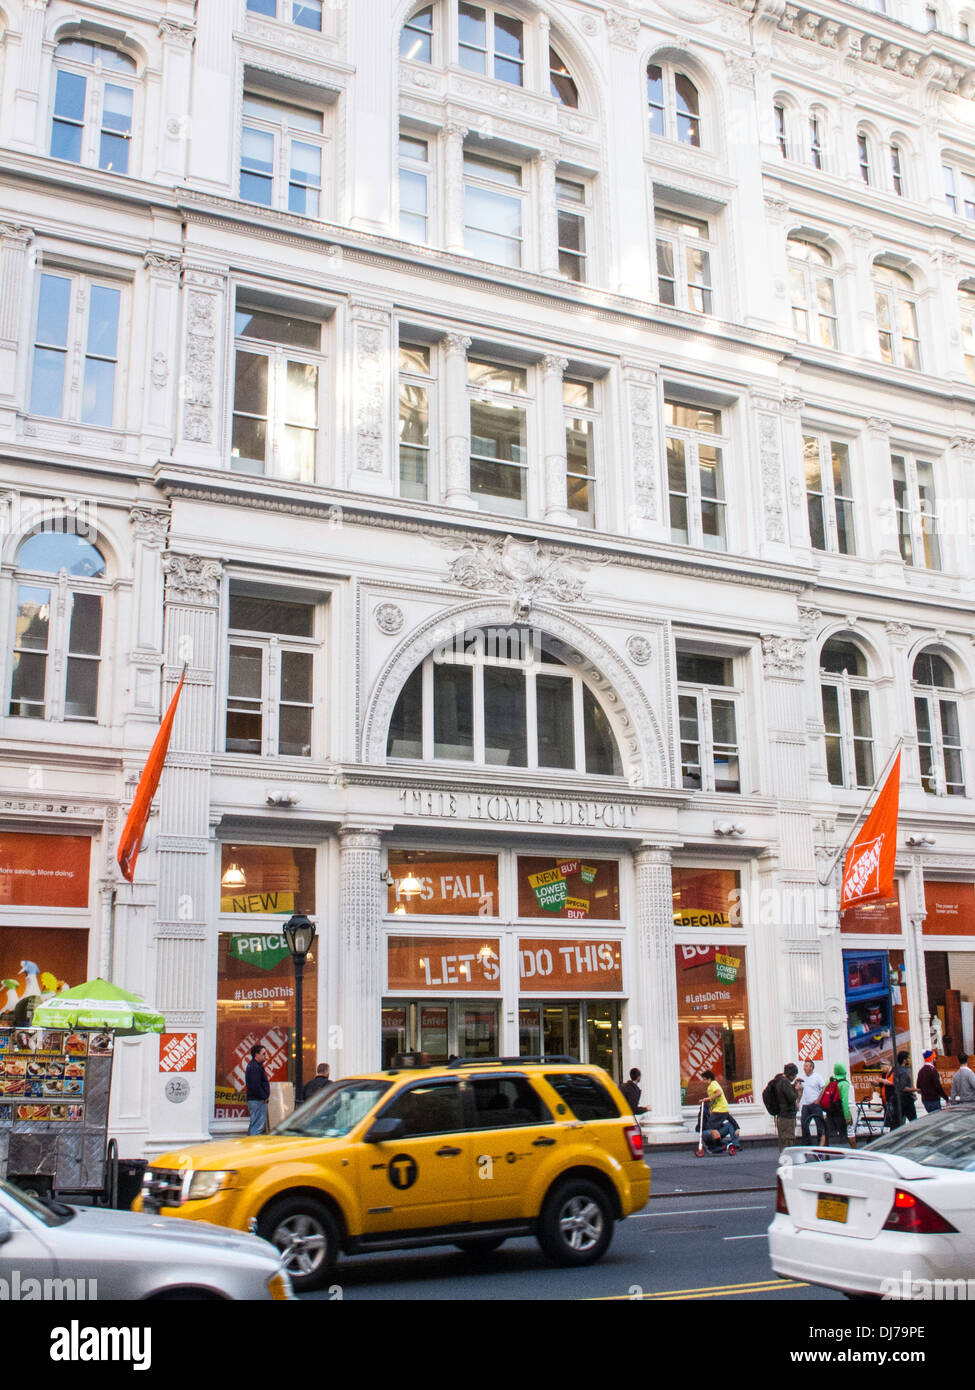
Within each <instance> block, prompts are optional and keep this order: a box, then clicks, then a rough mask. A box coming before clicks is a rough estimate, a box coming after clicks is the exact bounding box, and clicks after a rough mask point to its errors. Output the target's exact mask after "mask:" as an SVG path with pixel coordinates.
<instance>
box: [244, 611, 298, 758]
mask: <svg viewBox="0 0 975 1390" xmlns="http://www.w3.org/2000/svg"><path fill="white" fill-rule="evenodd" d="M314 631H315V609H314V607H313V606H312V605H311V604H304V603H289V602H287V601H282V600H279V599H266V598H259V597H252V596H249V595H243V594H233V593H232V594H231V597H230V621H229V639H230V643H229V646H230V653H229V676H228V681H227V724H226V749H227V752H228V753H248V754H252V755H254V756H257V757H261V756H264V757H274V756H278V755H280V756H282V757H302V758H307V757H310V756H311V745H312V712H313V709H314V703H315V700H314V661H315V653H316V651H317V646H318V644H317V643H316V642H315V640H314Z"/></svg>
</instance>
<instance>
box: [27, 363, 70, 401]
mask: <svg viewBox="0 0 975 1390" xmlns="http://www.w3.org/2000/svg"><path fill="white" fill-rule="evenodd" d="M66 356H67V354H66V353H64V352H60V351H56V350H54V349H52V348H35V349H34V367H33V372H32V374H31V388H30V410H31V414H32V415H51V416H55V417H57V416H60V414H61V408H62V398H63V392H64V365H65V359H66Z"/></svg>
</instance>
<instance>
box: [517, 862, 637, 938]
mask: <svg viewBox="0 0 975 1390" xmlns="http://www.w3.org/2000/svg"><path fill="white" fill-rule="evenodd" d="M619 915H620V884H619V864H618V863H617V862H616V861H615V860H613V859H593V858H591V857H589V856H588V855H587V856H585V857H584V858H582V859H579V858H570V857H569V856H565V857H560V858H555V859H553V858H545V859H541V858H539V859H536V858H527V857H525V856H522V855H519V856H518V916H519V917H541V918H551V917H561V918H563V919H570V920H578V921H584V920H586V919H587V918H597V919H601V920H604V921H609V922H617V921H619Z"/></svg>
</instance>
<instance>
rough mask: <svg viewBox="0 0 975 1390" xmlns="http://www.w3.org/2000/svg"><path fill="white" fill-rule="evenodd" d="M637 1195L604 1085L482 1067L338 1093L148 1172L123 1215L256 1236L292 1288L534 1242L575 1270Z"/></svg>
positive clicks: (618, 1114)
mask: <svg viewBox="0 0 975 1390" xmlns="http://www.w3.org/2000/svg"><path fill="white" fill-rule="evenodd" d="M649 1195H650V1170H649V1168H648V1167H647V1165H646V1163H645V1162H644V1160H643V1137H642V1134H641V1132H640V1127H639V1125H638V1124H637V1123H636V1121H635V1120H634V1118H633V1116H632V1115H631V1114H630V1112H629V1109H628V1107H627V1103H626V1101H625V1100H624V1098H623V1096H622V1095H621V1093H620V1092H619V1090H618V1089H617V1088H616V1086H615V1084H614V1083H613V1081H612V1080H611V1078H610V1077H609V1076H608V1075H607V1073H606V1072H604V1071H603V1070H601V1068H599V1067H591V1066H585V1065H583V1064H582V1063H579V1062H575V1061H572V1060H571V1059H562V1058H559V1059H558V1060H555V1061H545V1060H539V1061H535V1060H534V1059H533V1060H532V1061H531V1062H530V1063H527V1064H526V1062H525V1061H524V1060H516V1059H492V1060H491V1061H485V1062H471V1061H460V1062H455V1063H452V1064H449V1065H447V1066H437V1067H420V1068H415V1067H409V1068H402V1069H399V1070H392V1071H385V1072H376V1073H374V1074H372V1075H365V1076H357V1077H353V1078H351V1079H349V1080H345V1081H339V1082H336V1083H334V1084H333V1085H331V1086H329V1087H327V1088H326V1089H324V1090H322V1091H319V1092H318V1094H317V1095H315V1096H314V1097H313V1099H311V1100H310V1101H308V1102H307V1103H306V1104H305V1105H303V1106H301V1107H300V1108H299V1109H298V1110H296V1111H295V1112H294V1114H292V1115H290V1116H289V1117H288V1118H287V1119H286V1120H285V1121H284V1123H283V1124H281V1125H279V1126H278V1128H277V1129H276V1130H275V1131H274V1132H273V1133H272V1134H269V1135H260V1136H254V1137H250V1138H239V1139H229V1140H225V1141H222V1142H215V1143H210V1144H198V1145H194V1146H193V1147H189V1148H184V1149H177V1150H175V1151H174V1152H172V1153H168V1154H162V1155H160V1156H159V1157H157V1158H155V1159H154V1160H153V1163H152V1167H151V1168H149V1169H148V1170H147V1172H146V1174H145V1179H144V1182H143V1187H142V1192H141V1194H140V1196H139V1197H138V1198H137V1199H136V1201H135V1203H134V1210H137V1211H149V1212H158V1213H161V1214H162V1215H165V1216H175V1217H182V1218H184V1219H190V1220H198V1221H212V1222H215V1223H216V1224H217V1225H220V1226H230V1227H232V1228H233V1229H234V1230H237V1231H247V1230H256V1231H257V1233H258V1235H261V1236H263V1237H264V1238H265V1239H266V1240H269V1241H271V1243H272V1244H274V1245H276V1246H277V1247H278V1249H279V1250H280V1251H281V1252H282V1254H283V1255H284V1257H285V1264H286V1267H287V1270H288V1273H289V1275H290V1276H291V1281H292V1283H293V1285H294V1287H295V1288H296V1289H312V1288H317V1287H318V1286H319V1285H321V1284H322V1283H324V1282H325V1280H326V1279H327V1277H328V1275H329V1273H330V1271H331V1270H332V1268H333V1266H334V1264H335V1261H336V1259H337V1257H338V1255H339V1253H340V1252H341V1253H344V1254H361V1253H363V1252H365V1251H368V1250H396V1249H402V1248H404V1247H407V1246H417V1245H446V1244H453V1245H457V1246H459V1247H460V1248H461V1249H462V1250H464V1251H466V1252H469V1253H474V1254H476V1253H481V1252H486V1251H489V1250H495V1249H497V1247H498V1246H499V1245H501V1244H502V1242H503V1241H505V1240H507V1239H508V1238H509V1237H511V1236H526V1235H533V1236H535V1237H536V1238H537V1240H538V1242H539V1244H540V1245H541V1247H542V1250H543V1251H544V1252H545V1254H546V1255H547V1256H548V1258H549V1259H551V1260H552V1261H553V1262H555V1263H557V1264H562V1265H587V1264H591V1263H592V1262H593V1261H594V1260H598V1259H599V1258H600V1256H601V1255H603V1254H604V1253H605V1251H606V1249H607V1248H608V1246H609V1243H610V1240H611V1239H612V1235H613V1223H614V1222H616V1221H620V1220H622V1219H623V1218H624V1217H626V1216H629V1215H630V1214H631V1213H632V1212H635V1211H638V1210H639V1209H640V1208H641V1207H642V1206H643V1205H644V1204H645V1202H646V1200H647V1198H648V1197H649Z"/></svg>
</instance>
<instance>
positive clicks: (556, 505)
mask: <svg viewBox="0 0 975 1390" xmlns="http://www.w3.org/2000/svg"><path fill="white" fill-rule="evenodd" d="M568 365H569V362H568V358H565V357H557V356H555V355H554V354H552V353H549V354H548V355H547V356H545V357H543V358H542V429H543V431H544V455H545V484H544V486H545V503H544V505H545V520H546V521H554V522H557V523H558V524H559V525H561V526H568V525H573V524H574V518H573V517H572V516H571V515H570V513H569V510H568V505H567V502H568V497H567V492H566V457H565V412H564V409H563V403H562V378H563V375H564V373H565V369H566V367H567V366H568Z"/></svg>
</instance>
